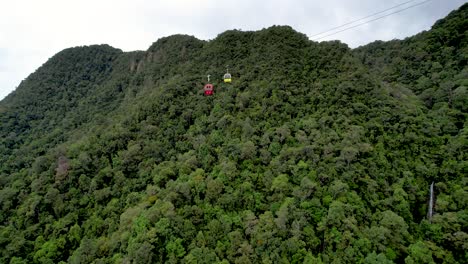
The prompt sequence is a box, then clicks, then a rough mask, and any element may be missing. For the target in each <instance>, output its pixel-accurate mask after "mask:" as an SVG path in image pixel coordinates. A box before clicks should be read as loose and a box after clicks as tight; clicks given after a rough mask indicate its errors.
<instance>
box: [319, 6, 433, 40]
mask: <svg viewBox="0 0 468 264" xmlns="http://www.w3.org/2000/svg"><path fill="white" fill-rule="evenodd" d="M429 1H432V0H425V1H423V2H420V3H417V4H414V5H411V6H408V7H406V8H403V9H400V10H398V11H395V12H392V13H389V14H386V15H383V16H380V17H377V18H374V19H371V20H368V21H366V22H363V23H360V24H357V25H354V26H351V27H347V28H344V29H342V30H339V31H336V32H333V33H331V34H328V35H325V36H322V37H320V38H315V39H312V40H314V41H317V40H321V39H324V38H326V37H329V36H333V35H336V34H338V33H341V32H344V31H347V30H350V29H353V28H356V27H359V26H362V25H365V24H368V23H370V22H374V21H377V20H379V19H382V18H384V17H388V16H390V15H394V14H397V13H400V12H403V11H405V10H408V9H410V8H413V7H416V6H420V5H422V4H424V3H427V2H429Z"/></svg>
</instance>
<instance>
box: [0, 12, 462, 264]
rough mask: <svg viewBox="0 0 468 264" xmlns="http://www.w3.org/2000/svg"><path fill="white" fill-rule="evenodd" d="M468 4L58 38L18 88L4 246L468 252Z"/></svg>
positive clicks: (292, 255)
mask: <svg viewBox="0 0 468 264" xmlns="http://www.w3.org/2000/svg"><path fill="white" fill-rule="evenodd" d="M467 14H468V4H465V5H463V6H462V7H461V8H460V9H459V10H456V11H454V12H452V13H451V14H450V15H449V16H448V17H447V18H445V19H443V20H441V21H438V22H437V23H436V24H435V25H434V26H433V28H432V29H431V30H429V31H427V32H422V33H420V34H418V35H416V36H413V37H410V38H407V39H404V40H394V41H389V42H374V43H371V44H369V45H366V46H363V47H359V48H357V49H350V48H349V47H348V46H347V45H345V44H342V43H340V42H338V41H331V42H321V43H317V42H313V41H310V40H309V39H308V38H307V37H306V36H305V35H303V34H301V33H298V32H296V31H294V30H293V29H292V28H290V27H287V26H273V27H270V28H267V29H263V30H260V31H255V32H243V31H238V30H230V31H226V32H224V33H222V34H220V35H218V36H217V37H216V38H215V39H213V40H210V41H202V40H198V39H196V38H194V37H192V36H186V35H175V36H170V37H166V38H162V39H159V40H158V41H157V42H155V43H154V44H153V45H151V47H150V48H149V49H148V50H147V51H136V52H122V51H121V50H118V49H114V48H112V47H110V46H107V45H100V46H97V45H96V46H89V47H76V48H70V49H66V50H64V51H62V52H60V53H58V54H57V55H55V56H54V57H52V58H51V59H50V60H49V61H47V62H46V63H45V64H44V65H43V66H42V67H40V68H39V69H38V70H37V71H36V72H35V73H33V74H31V75H30V76H29V77H28V78H26V79H25V80H24V81H23V82H22V83H21V84H20V85H19V87H18V88H17V90H16V91H15V92H13V93H12V94H10V95H9V96H8V97H7V98H5V99H4V100H3V101H1V102H0V120H1V125H0V142H1V144H0V207H1V213H0V263H60V262H62V263H467V262H468V253H467V252H468V231H467V230H468V177H467V175H468V128H467V125H466V119H467V111H468V92H467V86H468V69H467V56H468V48H467V43H468V39H467V38H468V31H467V29H468V19H467ZM226 65H229V69H230V71H231V73H232V75H233V82H232V83H231V84H225V83H223V81H222V76H223V74H224V72H225V67H226ZM208 74H210V75H211V77H212V78H211V80H212V83H213V84H214V86H215V93H214V95H213V96H204V94H203V85H204V84H205V83H206V78H205V76H206V75H208ZM433 182H434V196H433V197H434V200H435V206H434V214H433V216H432V218H431V219H429V218H428V209H429V206H428V205H429V197H430V194H429V187H430V185H431V183H433Z"/></svg>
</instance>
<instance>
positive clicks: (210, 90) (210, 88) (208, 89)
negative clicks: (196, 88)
mask: <svg viewBox="0 0 468 264" xmlns="http://www.w3.org/2000/svg"><path fill="white" fill-rule="evenodd" d="M203 90H204V91H205V95H206V96H210V95H213V85H212V84H211V83H207V84H205V87H204V88H203Z"/></svg>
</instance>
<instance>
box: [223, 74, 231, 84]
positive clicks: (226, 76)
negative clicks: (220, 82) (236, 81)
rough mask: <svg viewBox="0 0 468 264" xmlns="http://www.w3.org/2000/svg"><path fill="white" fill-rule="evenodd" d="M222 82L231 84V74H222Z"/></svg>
mask: <svg viewBox="0 0 468 264" xmlns="http://www.w3.org/2000/svg"><path fill="white" fill-rule="evenodd" d="M224 82H225V83H231V74H230V73H226V74H224Z"/></svg>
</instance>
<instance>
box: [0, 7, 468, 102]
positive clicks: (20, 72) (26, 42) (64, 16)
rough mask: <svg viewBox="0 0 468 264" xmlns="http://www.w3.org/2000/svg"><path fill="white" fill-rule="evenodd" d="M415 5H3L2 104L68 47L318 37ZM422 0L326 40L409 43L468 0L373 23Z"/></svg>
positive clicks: (0, 30)
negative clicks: (257, 34) (168, 39)
mask: <svg viewBox="0 0 468 264" xmlns="http://www.w3.org/2000/svg"><path fill="white" fill-rule="evenodd" d="M408 1H409V0H385V1H383V0H269V1H257V0H232V1H226V0H41V1H38V0H15V1H8V0H1V2H2V3H1V4H0V7H1V8H0V100H1V99H3V98H4V97H5V96H6V95H8V94H9V93H10V92H11V91H13V90H14V89H16V87H17V86H18V85H19V84H20V82H21V81H22V80H24V79H25V78H26V77H27V76H28V75H29V74H31V73H33V72H34V71H35V70H36V69H37V68H38V67H40V66H41V65H42V64H43V63H45V62H46V61H47V59H49V58H50V57H52V56H53V55H54V54H56V53H57V52H59V51H61V50H63V49H65V48H69V47H76V46H83V45H92V44H109V45H111V46H113V47H115V48H119V49H122V50H123V51H132V50H146V49H147V48H148V47H149V46H150V45H151V43H153V42H155V41H156V40H157V39H159V38H161V37H165V36H169V35H173V34H188V35H193V36H195V37H197V38H199V39H204V40H210V39H213V38H215V37H216V36H217V35H218V34H220V33H222V32H224V31H226V30H229V29H240V30H260V29H262V28H266V27H270V26H272V25H289V26H292V27H293V28H294V29H295V30H297V31H299V32H302V33H304V34H306V35H308V36H309V38H310V39H311V40H314V39H316V38H318V37H322V36H323V35H319V36H315V34H317V33H320V32H322V31H325V30H328V29H330V28H333V27H337V26H340V25H343V24H345V23H348V22H350V21H354V20H357V19H360V18H363V17H366V16H369V15H371V14H374V13H377V12H379V11H382V10H385V9H388V8H391V7H394V6H396V5H399V4H402V3H405V2H408ZM422 2H424V3H423V4H421V5H418V6H415V7H413V8H409V9H408V10H405V11H402V12H400V13H397V14H393V15H389V16H387V17H384V18H382V19H379V20H376V21H373V22H371V23H368V24H365V25H362V26H359V27H356V28H353V29H350V30H346V31H344V32H341V33H339V34H336V35H333V36H329V37H326V38H323V39H320V40H319V41H325V40H332V39H338V40H340V41H342V42H344V43H346V44H348V45H349V46H350V47H352V48H354V47H357V46H360V45H365V44H367V43H369V42H372V41H375V40H391V39H401V38H405V37H408V36H412V35H414V34H416V33H419V32H421V31H423V30H428V29H430V27H431V26H432V25H433V24H434V22H435V21H437V20H438V19H441V18H443V17H445V16H446V15H447V14H448V13H450V12H451V11H452V10H455V9H457V8H458V7H460V6H461V5H462V4H464V3H465V2H467V1H466V0H430V1H427V0H413V1H410V3H407V4H405V5H401V6H399V7H398V8H395V9H392V10H389V11H387V12H383V13H381V14H379V15H376V16H373V17H371V18H369V19H367V20H370V19H373V18H378V17H380V16H384V15H387V14H389V13H392V12H396V11H398V10H401V9H404V8H408V7H410V6H411V5H415V4H418V3H422ZM367 20H361V21H359V22H357V23H355V24H350V25H349V26H353V25H356V24H359V23H362V22H365V21H367ZM345 28H347V27H343V28H341V29H345ZM328 33H333V32H328ZM324 35H326V34H324Z"/></svg>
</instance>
